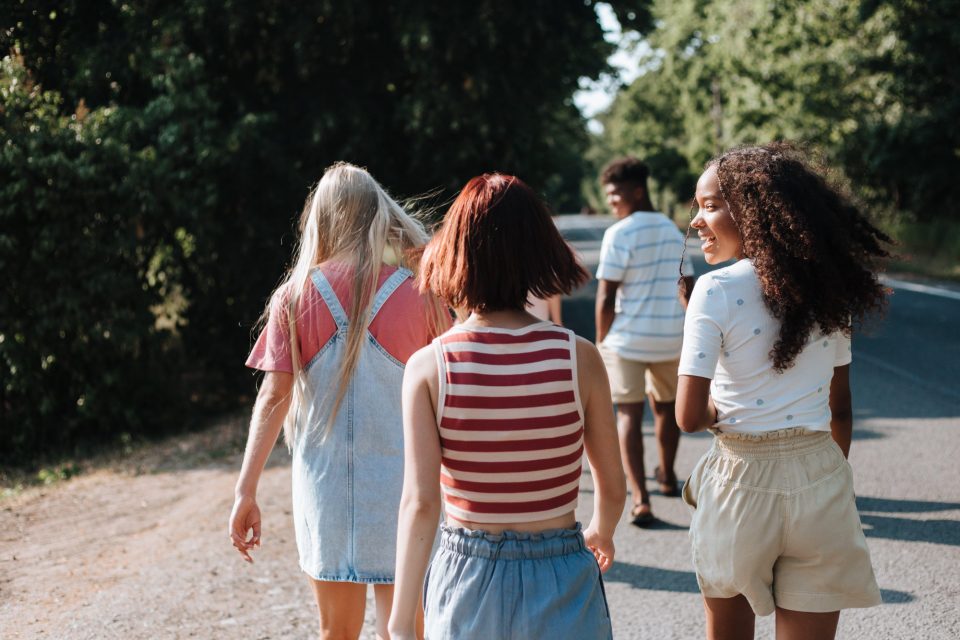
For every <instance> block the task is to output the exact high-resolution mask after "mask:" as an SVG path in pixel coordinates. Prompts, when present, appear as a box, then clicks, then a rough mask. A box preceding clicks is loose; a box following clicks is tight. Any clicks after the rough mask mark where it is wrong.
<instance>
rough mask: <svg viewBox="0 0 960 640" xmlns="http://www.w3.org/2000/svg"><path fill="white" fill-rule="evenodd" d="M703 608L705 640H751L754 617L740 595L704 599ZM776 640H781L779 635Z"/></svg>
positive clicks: (744, 599) (745, 600) (747, 603)
mask: <svg viewBox="0 0 960 640" xmlns="http://www.w3.org/2000/svg"><path fill="white" fill-rule="evenodd" d="M703 608H704V610H705V611H706V614H707V640H753V626H754V623H755V622H756V616H755V615H754V613H753V609H751V608H750V603H749V602H747V599H746V598H745V597H743V596H742V595H738V596H734V597H732V598H706V597H705V598H704V599H703ZM778 632H779V628H778ZM777 640H782V639H781V638H780V636H779V635H778V636H777Z"/></svg>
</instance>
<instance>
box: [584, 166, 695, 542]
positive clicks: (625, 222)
mask: <svg viewBox="0 0 960 640" xmlns="http://www.w3.org/2000/svg"><path fill="white" fill-rule="evenodd" d="M648 175H649V170H648V169H647V166H646V165H645V164H644V163H643V162H641V161H640V160H638V159H637V158H632V157H627V158H621V159H619V160H615V161H613V162H611V163H610V164H609V165H607V166H606V168H604V170H603V173H602V174H601V176H600V182H601V183H602V184H603V189H604V192H605V193H606V200H607V205H608V206H609V207H610V209H611V210H612V212H613V214H614V215H615V216H616V217H617V218H619V219H620V221H619V222H617V223H616V224H614V225H613V226H612V227H610V228H609V229H607V231H606V233H605V234H604V236H603V243H602V245H601V250H600V266H599V267H598V268H597V280H598V281H599V286H598V289H597V303H596V323H597V345H598V346H599V348H600V353H601V355H602V356H603V360H604V364H605V365H606V368H607V374H608V375H609V377H610V391H611V395H612V396H613V401H614V403H616V406H617V430H618V432H619V435H620V450H621V454H622V456H623V466H624V470H625V471H626V472H627V479H628V482H629V484H630V489H631V492H632V495H633V508H632V510H631V512H630V515H631V518H632V522H633V524H635V525H637V526H640V527H643V526H648V525H650V524H652V523H653V521H654V517H653V511H652V510H651V508H650V495H649V493H648V492H647V488H646V476H645V472H644V464H643V436H642V434H641V430H640V425H641V422H642V421H643V404H644V399H645V398H646V397H648V396H649V398H650V404H651V406H652V408H653V414H654V424H655V430H656V437H657V444H658V450H659V462H660V464H659V466H658V467H657V468H656V469H655V470H654V476H655V478H656V480H657V483H658V484H659V488H660V491H661V493H663V494H664V495H667V496H675V495H677V477H676V474H675V472H674V469H673V463H674V459H675V458H676V455H677V446H678V445H679V442H680V430H679V429H678V427H677V422H676V418H675V416H674V401H675V399H676V393H677V368H678V365H679V358H680V345H681V341H682V339H683V315H684V311H683V307H682V306H681V303H680V300H679V299H678V296H677V285H676V281H677V275H676V274H677V272H678V267H679V265H680V256H681V253H682V250H683V242H684V239H683V235H682V234H681V233H680V231H679V230H678V229H677V226H676V225H675V224H674V223H673V222H672V221H671V220H670V219H669V218H667V217H666V216H665V215H663V214H662V213H659V212H656V211H654V208H653V204H652V203H651V202H650V196H649V192H648V190H647V178H648ZM684 267H685V268H684V277H685V278H691V277H692V271H691V270H690V269H689V263H688V264H685V265H684ZM688 284H690V283H688ZM687 290H688V291H689V290H690V287H687Z"/></svg>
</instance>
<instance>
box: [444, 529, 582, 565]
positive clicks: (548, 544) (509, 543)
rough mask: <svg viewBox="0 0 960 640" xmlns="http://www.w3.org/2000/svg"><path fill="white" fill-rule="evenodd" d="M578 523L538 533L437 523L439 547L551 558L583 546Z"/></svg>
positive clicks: (508, 557) (491, 555)
mask: <svg viewBox="0 0 960 640" xmlns="http://www.w3.org/2000/svg"><path fill="white" fill-rule="evenodd" d="M580 530H581V526H580V523H579V522H578V523H577V525H576V527H575V528H574V529H547V530H546V531H540V532H538V533H527V532H525V531H504V532H503V533H489V532H487V531H483V530H481V529H464V528H462V527H449V526H447V525H446V524H441V525H440V546H441V547H442V548H444V549H448V550H450V551H455V552H457V553H460V554H463V555H465V556H473V557H476V558H488V559H492V560H525V559H534V558H553V557H556V556H563V555H568V554H571V553H577V552H579V551H582V550H583V549H586V545H585V544H584V542H583V534H582V533H581V531H580Z"/></svg>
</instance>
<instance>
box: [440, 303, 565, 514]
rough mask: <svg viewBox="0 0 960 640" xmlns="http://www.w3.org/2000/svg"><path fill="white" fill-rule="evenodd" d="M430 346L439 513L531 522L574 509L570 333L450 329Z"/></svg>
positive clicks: (548, 328) (543, 326)
mask: <svg viewBox="0 0 960 640" xmlns="http://www.w3.org/2000/svg"><path fill="white" fill-rule="evenodd" d="M433 344H434V348H435V349H436V353H437V366H438V367H439V370H440V397H439V400H438V404H439V407H438V410H437V416H438V427H439V429H440V446H441V450H442V455H443V459H442V465H441V469H440V481H441V483H442V485H443V494H444V503H445V508H446V511H447V513H448V514H450V515H451V516H453V517H454V518H457V519H458V520H467V521H471V522H496V523H501V522H534V521H537V520H546V519H548V518H553V517H556V516H560V515H563V514H565V513H568V512H569V511H572V510H573V509H575V508H576V506H577V500H578V497H579V493H580V473H581V468H582V464H583V463H582V457H583V409H582V407H581V404H580V392H579V388H578V386H577V345H576V337H575V335H574V334H573V332H572V331H570V330H568V329H563V328H561V327H558V326H556V325H554V324H552V323H550V322H538V323H536V324H532V325H529V326H527V327H523V328H521V329H499V328H494V327H468V328H463V327H454V328H452V329H450V330H449V331H447V332H446V333H444V334H443V335H442V336H440V337H439V338H437V339H436V340H434V342H433Z"/></svg>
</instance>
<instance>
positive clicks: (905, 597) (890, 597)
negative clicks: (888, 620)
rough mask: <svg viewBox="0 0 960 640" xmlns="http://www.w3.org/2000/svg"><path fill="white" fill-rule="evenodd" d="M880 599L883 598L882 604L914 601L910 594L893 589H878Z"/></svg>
mask: <svg viewBox="0 0 960 640" xmlns="http://www.w3.org/2000/svg"><path fill="white" fill-rule="evenodd" d="M880 597H881V598H883V604H904V603H906V602H913V601H914V600H916V598H915V597H914V595H913V594H912V593H910V592H908V591H896V590H894V589H880Z"/></svg>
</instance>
